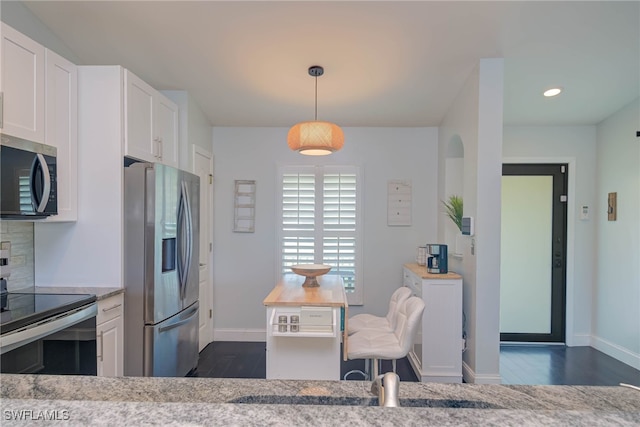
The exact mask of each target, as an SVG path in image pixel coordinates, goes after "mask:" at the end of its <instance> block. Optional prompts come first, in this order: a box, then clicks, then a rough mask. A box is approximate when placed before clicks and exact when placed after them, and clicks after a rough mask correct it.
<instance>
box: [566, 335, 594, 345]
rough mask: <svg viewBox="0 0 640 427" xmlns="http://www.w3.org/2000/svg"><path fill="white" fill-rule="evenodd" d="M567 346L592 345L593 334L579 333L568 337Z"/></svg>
mask: <svg viewBox="0 0 640 427" xmlns="http://www.w3.org/2000/svg"><path fill="white" fill-rule="evenodd" d="M566 344H567V347H591V335H589V334H577V335H573V336H571V337H570V339H567V343H566Z"/></svg>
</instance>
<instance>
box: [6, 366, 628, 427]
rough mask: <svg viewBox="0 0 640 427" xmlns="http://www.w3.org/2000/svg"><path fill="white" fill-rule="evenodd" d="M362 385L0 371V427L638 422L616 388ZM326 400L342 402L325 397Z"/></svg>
mask: <svg viewBox="0 0 640 427" xmlns="http://www.w3.org/2000/svg"><path fill="white" fill-rule="evenodd" d="M369 390H370V383H369V382H361V381H286V380H254V379H221V378H138V377H123V378H102V377H76V376H47V375H9V374H7V375H1V376H0V398H1V400H0V405H1V407H2V414H0V416H1V417H2V425H3V426H6V425H30V424H38V423H40V425H42V420H41V419H38V417H40V418H42V417H45V416H58V417H59V419H62V420H66V421H65V422H64V423H63V424H64V425H141V424H147V425H194V426H195V425H241V426H254V425H255V426H264V425H279V426H307V425H318V426H323V425H345V426H386V425H394V426H398V425H401V426H405V425H411V426H412V425H416V426H418V425H420V426H425V425H500V426H509V425H513V426H524V425H553V426H557V425H590V426H592V425H593V426H598V425H607V426H610V425H619V426H637V425H639V424H640V392H639V391H636V390H633V389H630V388H625V387H591V386H509V385H474V384H438V383H404V382H403V383H401V384H400V395H399V397H400V399H401V404H402V403H404V404H405V406H404V407H402V408H381V407H377V406H366V405H371V404H375V402H374V401H372V398H373V396H372V395H371V393H370V391H369ZM332 400H333V401H335V400H339V401H340V402H342V404H341V405H327V404H326V403H327V402H330V401H332ZM243 402H247V403H243ZM295 403H297V404H295ZM323 403H324V404H323ZM334 403H335V402H334ZM406 404H422V405H429V407H407V406H406ZM451 405H454V406H458V407H446V406H451ZM459 406H462V407H459ZM29 411H30V412H29ZM65 411H66V412H65ZM19 417H22V419H17V418H19ZM25 418H26V420H25ZM25 421H26V422H25ZM61 424H62V423H61Z"/></svg>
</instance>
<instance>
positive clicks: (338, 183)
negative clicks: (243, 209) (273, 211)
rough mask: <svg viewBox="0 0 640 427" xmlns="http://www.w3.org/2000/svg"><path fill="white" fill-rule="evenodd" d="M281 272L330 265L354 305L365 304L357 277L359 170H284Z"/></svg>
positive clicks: (319, 168)
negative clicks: (302, 266)
mask: <svg viewBox="0 0 640 427" xmlns="http://www.w3.org/2000/svg"><path fill="white" fill-rule="evenodd" d="M280 176H281V185H282V188H281V190H282V193H281V206H282V215H281V218H280V221H281V223H280V237H281V238H280V254H281V257H280V270H281V273H282V274H290V273H291V270H290V268H289V267H290V266H291V265H295V264H313V263H317V264H328V265H331V266H332V267H333V268H332V269H331V272H330V273H329V274H338V275H340V276H342V279H343V281H344V286H345V289H346V291H347V297H348V299H349V303H350V304H354V305H355V304H362V286H361V284H360V283H361V279H360V277H359V276H358V272H359V271H358V270H359V268H358V260H359V256H360V250H359V241H360V240H361V239H359V237H358V236H359V232H360V231H359V230H360V227H361V221H360V220H359V194H360V193H359V192H360V190H359V189H358V181H359V179H358V169H357V168H356V167H346V166H340V167H336V166H315V167H314V166H301V167H288V168H283V170H282V172H281V174H280Z"/></svg>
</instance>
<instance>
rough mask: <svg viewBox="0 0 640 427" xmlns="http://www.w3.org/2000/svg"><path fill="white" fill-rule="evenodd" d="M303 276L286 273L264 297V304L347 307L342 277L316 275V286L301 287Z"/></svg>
mask: <svg viewBox="0 0 640 427" xmlns="http://www.w3.org/2000/svg"><path fill="white" fill-rule="evenodd" d="M304 280H305V278H304V277H303V276H299V275H297V274H286V275H284V277H283V278H282V280H280V282H278V284H277V285H276V287H275V288H273V290H272V291H271V293H269V295H267V297H266V298H265V299H264V301H263V304H264V305H265V306H281V307H282V306H291V307H300V306H303V305H304V306H323V307H347V296H346V295H345V292H344V286H343V284H342V277H340V276H337V275H333V274H331V275H324V276H320V277H318V283H319V284H320V286H319V287H317V288H303V287H302V283H303V282H304Z"/></svg>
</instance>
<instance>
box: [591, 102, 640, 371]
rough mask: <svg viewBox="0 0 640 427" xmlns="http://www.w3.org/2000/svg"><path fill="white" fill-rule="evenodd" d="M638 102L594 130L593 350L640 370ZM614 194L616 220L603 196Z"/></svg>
mask: <svg viewBox="0 0 640 427" xmlns="http://www.w3.org/2000/svg"><path fill="white" fill-rule="evenodd" d="M639 104H640V100H638V99H636V100H635V101H634V102H633V103H631V104H629V105H628V106H626V107H625V108H623V109H621V110H620V111H619V112H618V113H616V114H614V115H613V116H611V117H609V118H608V119H606V120H605V121H603V122H602V123H600V124H599V125H598V126H597V148H596V158H597V162H598V169H597V174H596V180H597V186H596V188H597V190H596V191H597V192H596V202H595V208H596V209H594V213H595V218H594V221H595V222H596V229H597V231H596V233H597V238H596V242H597V248H598V249H597V258H596V262H595V263H594V264H595V273H596V283H595V292H594V304H593V310H594V321H593V341H592V345H593V346H594V347H595V348H597V349H599V350H601V351H603V352H605V353H607V354H610V355H611V356H613V357H615V358H617V359H619V360H622V361H623V362H625V363H627V364H629V365H631V366H633V367H635V368H637V369H640V139H639V138H637V137H636V132H637V131H639V130H640V106H639ZM610 192H616V193H617V199H618V203H617V204H618V212H617V220H616V221H608V220H607V214H606V210H607V193H610Z"/></svg>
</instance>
